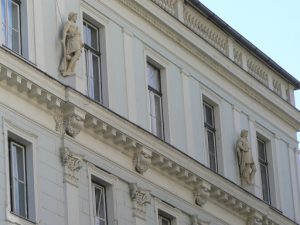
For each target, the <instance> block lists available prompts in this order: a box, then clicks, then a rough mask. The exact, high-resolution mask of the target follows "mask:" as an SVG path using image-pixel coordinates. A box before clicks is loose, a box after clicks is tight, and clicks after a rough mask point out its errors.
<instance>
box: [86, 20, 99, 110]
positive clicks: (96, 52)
mask: <svg viewBox="0 0 300 225" xmlns="http://www.w3.org/2000/svg"><path fill="white" fill-rule="evenodd" d="M82 26H83V43H84V61H85V73H86V85H87V95H88V96H89V97H90V98H91V99H93V100H95V101H97V102H99V103H100V104H103V81H102V66H101V64H102V62H101V61H102V54H101V43H100V35H101V34H100V28H99V27H98V26H96V25H94V23H93V22H91V21H90V20H89V19H87V18H85V17H83V21H82ZM86 26H89V27H91V28H92V29H94V30H95V31H96V36H97V37H96V44H97V49H95V48H93V47H92V46H90V45H88V44H87V43H86V42H85V33H84V31H85V27H86ZM93 56H96V57H97V59H98V60H97V61H98V63H97V66H98V71H99V72H98V82H99V84H98V86H99V87H98V88H99V93H98V94H99V99H96V98H95V91H94V93H93V94H91V90H90V86H91V84H90V80H91V79H90V75H89V68H88V65H92V66H94V64H93V61H92V60H93V59H92V57H93ZM88 60H90V64H88V63H87V61H88ZM93 75H94V74H93ZM93 78H94V77H93ZM93 88H94V90H95V83H94V80H93ZM92 95H93V96H92Z"/></svg>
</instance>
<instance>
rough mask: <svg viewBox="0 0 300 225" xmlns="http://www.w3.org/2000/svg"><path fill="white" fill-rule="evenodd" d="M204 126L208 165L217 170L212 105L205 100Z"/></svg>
mask: <svg viewBox="0 0 300 225" xmlns="http://www.w3.org/2000/svg"><path fill="white" fill-rule="evenodd" d="M203 112H204V127H205V133H206V134H205V135H206V143H207V150H208V154H209V167H210V169H211V170H213V171H215V172H217V171H218V161H217V147H216V128H215V118H214V107H213V106H212V105H210V104H208V103H207V102H203Z"/></svg>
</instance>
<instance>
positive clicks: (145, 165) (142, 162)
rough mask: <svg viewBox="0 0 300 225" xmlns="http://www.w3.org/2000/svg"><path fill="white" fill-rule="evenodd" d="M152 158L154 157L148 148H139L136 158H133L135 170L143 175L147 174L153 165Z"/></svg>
mask: <svg viewBox="0 0 300 225" xmlns="http://www.w3.org/2000/svg"><path fill="white" fill-rule="evenodd" d="M151 157H152V152H151V150H149V149H146V148H139V149H137V151H136V153H135V156H134V158H133V164H134V168H135V170H136V171H137V172H138V173H140V174H143V173H145V172H146V171H147V170H148V169H149V166H150V164H151Z"/></svg>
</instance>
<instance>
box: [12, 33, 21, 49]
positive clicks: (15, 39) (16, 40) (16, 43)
mask: <svg viewBox="0 0 300 225" xmlns="http://www.w3.org/2000/svg"><path fill="white" fill-rule="evenodd" d="M11 39H12V40H11V49H12V50H13V51H15V52H20V34H19V32H18V31H15V30H12V35H11Z"/></svg>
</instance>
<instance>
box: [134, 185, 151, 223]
mask: <svg viewBox="0 0 300 225" xmlns="http://www.w3.org/2000/svg"><path fill="white" fill-rule="evenodd" d="M130 195H131V199H132V201H133V216H136V217H139V218H141V219H145V216H146V204H150V203H151V196H150V192H149V191H147V190H144V189H142V188H140V187H138V186H137V184H136V183H133V184H130Z"/></svg>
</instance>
